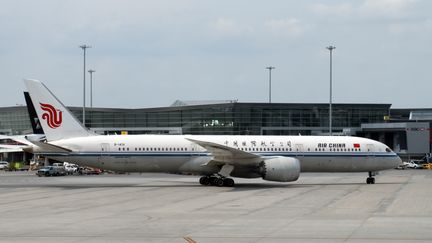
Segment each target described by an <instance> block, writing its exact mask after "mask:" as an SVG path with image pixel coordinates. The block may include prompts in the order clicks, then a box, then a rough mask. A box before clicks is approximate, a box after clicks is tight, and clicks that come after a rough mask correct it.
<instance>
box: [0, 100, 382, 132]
mask: <svg viewBox="0 0 432 243" xmlns="http://www.w3.org/2000/svg"><path fill="white" fill-rule="evenodd" d="M328 108H329V107H328V104H285V103H283V104H275V103H272V104H269V103H222V104H211V105H193V106H176V107H163V108H149V109H114V108H94V109H92V110H90V109H87V113H86V125H87V126H88V127H90V128H99V129H100V128H102V129H103V128H106V129H105V130H106V131H105V132H106V133H109V132H110V131H111V132H119V131H120V130H126V131H128V132H129V134H133V133H148V132H152V133H164V132H163V131H164V129H166V128H178V129H179V130H180V131H181V132H180V133H182V134H202V135H204V134H215V135H298V134H301V135H316V134H322V133H326V132H328V125H329V121H328V118H329V109H328ZM8 109H9V110H8ZM8 109H6V108H0V131H2V129H11V130H12V131H13V134H20V133H26V132H27V133H28V131H31V126H30V122H29V118H28V115H27V110H26V107H12V108H8ZM69 109H70V110H71V111H72V112H73V113H74V115H75V116H76V117H77V118H78V119H79V120H81V119H82V108H80V107H70V108H69ZM389 110H390V105H389V104H334V105H333V130H334V132H342V131H343V130H344V129H346V128H353V129H356V128H360V127H361V124H362V123H379V122H382V121H383V119H384V116H388V115H389ZM140 128H142V129H141V130H140ZM149 128H152V130H149Z"/></svg>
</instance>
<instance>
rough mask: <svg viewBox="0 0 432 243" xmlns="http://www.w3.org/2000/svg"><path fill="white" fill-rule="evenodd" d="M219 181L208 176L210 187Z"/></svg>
mask: <svg viewBox="0 0 432 243" xmlns="http://www.w3.org/2000/svg"><path fill="white" fill-rule="evenodd" d="M217 180H219V178H217V177H215V176H210V177H209V181H210V185H212V186H216V181H217Z"/></svg>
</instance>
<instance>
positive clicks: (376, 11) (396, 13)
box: [361, 0, 417, 17]
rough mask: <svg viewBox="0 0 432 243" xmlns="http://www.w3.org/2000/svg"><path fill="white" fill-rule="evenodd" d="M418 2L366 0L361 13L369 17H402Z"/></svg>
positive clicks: (410, 0)
mask: <svg viewBox="0 0 432 243" xmlns="http://www.w3.org/2000/svg"><path fill="white" fill-rule="evenodd" d="M415 2H417V0H366V1H365V2H364V3H363V5H362V6H361V11H362V12H363V13H365V14H367V15H377V16H387V17H401V16H405V15H407V13H408V12H409V11H408V10H409V9H410V7H411V6H412V5H413V4H414V3H415Z"/></svg>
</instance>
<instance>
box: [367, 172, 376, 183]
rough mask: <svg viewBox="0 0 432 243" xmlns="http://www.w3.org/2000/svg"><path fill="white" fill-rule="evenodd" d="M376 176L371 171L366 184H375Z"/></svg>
mask: <svg viewBox="0 0 432 243" xmlns="http://www.w3.org/2000/svg"><path fill="white" fill-rule="evenodd" d="M375 175H376V174H375V173H374V172H372V171H369V177H368V178H366V184H375V177H374V176H375Z"/></svg>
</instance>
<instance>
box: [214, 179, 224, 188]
mask: <svg viewBox="0 0 432 243" xmlns="http://www.w3.org/2000/svg"><path fill="white" fill-rule="evenodd" d="M224 181H225V180H224V179H222V178H220V179H216V180H215V185H216V186H219V187H222V186H224V184H225V183H224Z"/></svg>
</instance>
